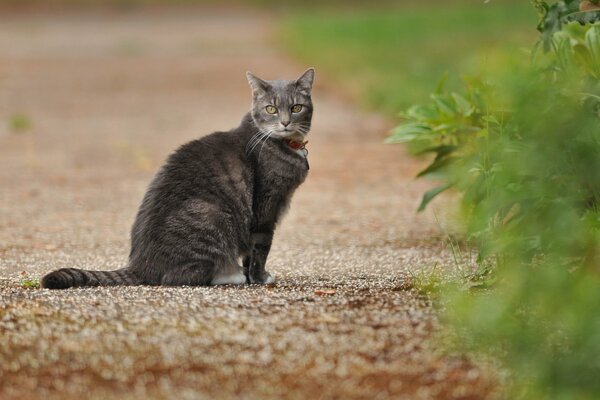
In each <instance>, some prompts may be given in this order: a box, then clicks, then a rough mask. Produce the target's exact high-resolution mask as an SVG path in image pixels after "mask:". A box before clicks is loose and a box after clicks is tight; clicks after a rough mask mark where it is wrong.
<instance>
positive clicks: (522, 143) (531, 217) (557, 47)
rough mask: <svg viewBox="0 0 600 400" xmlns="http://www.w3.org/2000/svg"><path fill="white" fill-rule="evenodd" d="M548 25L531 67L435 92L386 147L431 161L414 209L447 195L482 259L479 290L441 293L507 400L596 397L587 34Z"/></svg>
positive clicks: (598, 91)
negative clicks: (489, 267) (485, 274)
mask: <svg viewBox="0 0 600 400" xmlns="http://www.w3.org/2000/svg"><path fill="white" fill-rule="evenodd" d="M538 3H539V4H541V3H543V2H538ZM559 3H565V4H566V3H569V2H558V3H555V4H554V5H553V6H550V7H549V8H547V9H546V11H547V12H548V15H550V14H551V11H552V10H559V11H560V10H561V9H560V7H559V8H556V7H555V8H553V7H554V6H556V5H557V4H559ZM544 4H545V3H544ZM548 15H546V17H547V18H549V17H548ZM561 18H562V17H561ZM560 23H561V25H560V26H558V27H556V26H555V27H550V25H544V29H545V28H548V29H552V30H554V31H544V30H543V29H542V37H541V41H548V40H549V42H548V43H549V45H548V49H549V52H547V53H540V52H534V53H533V57H532V59H533V63H532V65H530V66H520V67H519V68H514V69H508V70H507V71H506V73H505V74H504V76H503V78H502V79H498V80H496V81H495V84H490V83H487V82H483V81H482V80H476V79H467V80H466V90H465V92H464V94H462V95H459V94H457V93H453V92H452V91H445V90H444V89H443V88H442V89H441V90H438V91H437V92H436V93H434V94H433V95H432V96H431V100H430V102H429V103H428V104H426V105H424V106H418V107H412V108H410V109H409V110H408V111H407V112H405V113H404V114H403V117H404V118H405V122H404V123H403V124H402V125H401V126H400V127H398V128H397V129H396V130H395V131H394V132H393V133H392V135H391V137H390V139H389V141H391V142H405V143H407V144H408V146H409V148H410V149H411V151H413V152H414V153H415V154H422V153H427V152H431V153H433V157H432V161H431V163H430V165H429V166H428V167H427V168H426V169H425V170H424V171H422V172H421V173H420V176H433V177H434V178H436V179H438V180H439V181H441V183H442V185H441V186H439V187H438V188H435V189H433V190H432V191H430V192H428V193H426V194H425V196H424V197H423V202H422V205H421V208H423V207H425V206H426V205H427V203H429V201H431V200H432V198H433V197H435V195H437V194H438V193H439V192H441V191H442V190H444V189H446V188H448V187H454V188H456V189H457V190H458V191H459V192H460V193H461V194H462V209H463V215H464V218H465V221H466V224H467V232H468V235H469V238H470V239H471V240H473V241H474V243H475V244H476V245H477V247H478V248H479V251H480V261H481V262H482V263H483V262H484V261H485V260H490V259H493V260H495V262H496V268H495V272H494V276H495V278H496V284H495V285H494V287H493V289H492V290H490V291H488V292H487V293H486V294H484V295H479V296H475V295H473V293H471V292H469V291H465V290H456V289H454V290H446V291H444V296H445V298H446V300H447V301H448V306H447V309H448V310H449V312H448V314H447V317H448V320H449V321H450V322H452V323H453V326H454V327H456V328H457V329H458V331H459V332H460V335H459V336H460V342H461V344H462V345H466V346H468V347H470V348H473V349H479V350H484V351H488V352H489V351H492V352H493V354H494V355H496V356H498V357H501V358H502V359H503V360H504V362H505V364H506V365H507V366H508V367H509V368H510V370H511V371H512V377H513V382H514V386H513V388H512V390H513V392H512V395H511V398H515V397H518V398H590V399H591V398H595V397H596V396H597V394H598V393H600V381H599V380H598V379H597V378H598V376H600V362H599V361H598V360H600V312H599V310H600V208H599V204H600V174H599V173H598V171H600V157H599V155H600V26H590V25H586V26H581V25H580V24H579V23H578V22H575V23H567V24H564V21H562V20H561V21H560ZM559 29H560V30H559ZM549 32H550V33H549Z"/></svg>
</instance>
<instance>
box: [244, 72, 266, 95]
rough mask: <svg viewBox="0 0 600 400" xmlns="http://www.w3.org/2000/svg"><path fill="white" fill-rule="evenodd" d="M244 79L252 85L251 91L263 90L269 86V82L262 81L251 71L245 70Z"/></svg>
mask: <svg viewBox="0 0 600 400" xmlns="http://www.w3.org/2000/svg"><path fill="white" fill-rule="evenodd" d="M246 79H248V83H249V84H250V86H251V87H252V91H253V92H256V91H259V92H264V91H266V90H267V88H268V87H269V84H268V83H267V82H265V81H263V80H262V79H260V78H259V77H258V76H256V75H254V74H252V72H250V71H246Z"/></svg>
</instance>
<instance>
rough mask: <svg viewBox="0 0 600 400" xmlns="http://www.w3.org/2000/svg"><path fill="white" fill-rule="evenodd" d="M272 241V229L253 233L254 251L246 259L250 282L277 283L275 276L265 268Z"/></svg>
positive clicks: (245, 267)
mask: <svg viewBox="0 0 600 400" xmlns="http://www.w3.org/2000/svg"><path fill="white" fill-rule="evenodd" d="M272 242H273V232H272V231H271V232H266V233H264V232H263V233H253V234H252V252H251V254H250V256H249V257H246V258H245V259H244V274H246V273H247V274H246V276H247V278H248V281H249V283H259V284H265V285H267V284H270V283H275V277H274V276H273V275H271V274H270V273H269V272H267V271H266V270H265V264H266V263H267V257H268V256H269V251H271V243H272Z"/></svg>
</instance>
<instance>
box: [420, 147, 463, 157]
mask: <svg viewBox="0 0 600 400" xmlns="http://www.w3.org/2000/svg"><path fill="white" fill-rule="evenodd" d="M456 149H458V146H455V145H451V144H445V145H441V146H433V147H427V148H425V149H423V150H420V151H419V152H418V153H415V154H417V155H419V154H425V153H436V154H437V156H436V159H438V158H441V157H443V156H445V155H447V154H450V153H452V152H453V151H455V150H456Z"/></svg>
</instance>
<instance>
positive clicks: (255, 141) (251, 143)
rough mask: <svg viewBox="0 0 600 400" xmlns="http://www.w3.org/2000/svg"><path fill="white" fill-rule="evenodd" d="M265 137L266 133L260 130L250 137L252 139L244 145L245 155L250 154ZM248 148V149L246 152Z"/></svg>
mask: <svg viewBox="0 0 600 400" xmlns="http://www.w3.org/2000/svg"><path fill="white" fill-rule="evenodd" d="M267 135H268V133H266V132H264V131H263V130H262V129H259V131H258V132H257V133H255V134H254V135H253V136H252V138H251V139H250V140H249V141H248V144H247V145H246V154H250V153H252V151H253V150H254V149H255V148H256V146H257V145H258V144H259V143H260V141H261V140H262V139H263V138H264V137H265V136H267ZM248 148H250V149H249V150H248Z"/></svg>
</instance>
